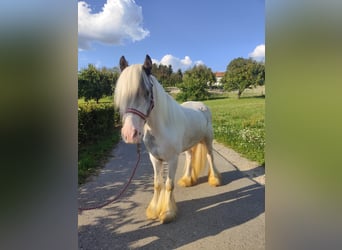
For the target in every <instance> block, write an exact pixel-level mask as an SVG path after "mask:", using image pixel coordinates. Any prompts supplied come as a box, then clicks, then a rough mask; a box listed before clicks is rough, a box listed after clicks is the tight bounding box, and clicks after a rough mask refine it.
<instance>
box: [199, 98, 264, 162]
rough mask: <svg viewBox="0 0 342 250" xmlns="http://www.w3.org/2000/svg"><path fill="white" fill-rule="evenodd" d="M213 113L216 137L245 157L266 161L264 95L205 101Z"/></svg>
mask: <svg viewBox="0 0 342 250" xmlns="http://www.w3.org/2000/svg"><path fill="white" fill-rule="evenodd" d="M204 103H205V104H206V105H208V106H209V108H210V109H211V112H212V118H213V128H214V135H215V140H216V141H218V142H220V143H222V144H224V145H226V146H228V147H230V148H232V149H233V150H235V151H236V152H238V153H240V154H241V155H242V156H244V157H246V158H247V159H250V160H253V161H256V162H258V163H259V164H261V165H264V164H265V153H264V149H265V98H263V97H244V98H240V99H237V98H233V97H232V98H220V99H214V100H208V101H204Z"/></svg>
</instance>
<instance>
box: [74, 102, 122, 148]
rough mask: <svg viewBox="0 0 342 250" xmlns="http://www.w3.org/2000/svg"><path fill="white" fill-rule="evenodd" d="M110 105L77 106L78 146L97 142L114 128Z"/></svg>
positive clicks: (89, 104)
mask: <svg viewBox="0 0 342 250" xmlns="http://www.w3.org/2000/svg"><path fill="white" fill-rule="evenodd" d="M114 116H115V112H114V107H113V104H112V103H100V104H96V103H84V104H79V105H78V144H79V145H80V144H85V143H88V142H94V141H97V140H98V139H99V138H101V137H103V136H106V135H110V134H111V133H112V132H113V129H114V126H115V120H116V119H115V117H114Z"/></svg>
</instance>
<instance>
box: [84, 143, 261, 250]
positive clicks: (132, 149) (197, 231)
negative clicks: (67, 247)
mask: <svg viewBox="0 0 342 250" xmlns="http://www.w3.org/2000/svg"><path fill="white" fill-rule="evenodd" d="M214 148H215V149H216V151H215V153H214V162H215V163H216V166H217V168H218V170H219V171H220V172H221V175H222V186H220V187H211V186H209V185H208V183H207V177H206V174H207V170H205V171H204V172H203V173H202V176H201V177H200V179H199V182H198V184H197V185H196V186H193V187H188V188H183V187H179V186H178V185H175V190H174V192H175V199H176V202H177V206H178V217H177V219H176V220H175V221H173V222H171V223H169V224H160V222H158V221H152V220H147V218H146V216H145V209H146V207H147V205H148V203H149V202H150V200H151V198H152V194H153V169H152V165H151V163H150V160H149V157H148V153H147V151H146V149H145V147H142V154H141V162H140V165H139V167H138V169H137V172H136V174H135V176H134V178H133V181H132V183H131V184H130V186H129V187H128V189H127V191H126V193H125V194H124V195H123V197H122V198H121V199H120V200H119V201H117V202H114V203H112V204H110V205H108V206H106V207H104V208H102V209H96V210H90V211H83V212H82V213H81V214H79V216H78V231H79V240H78V241H79V249H87V250H88V249H89V250H94V249H106V250H107V249H120V250H122V249H158V250H160V249H252V250H257V249H265V204H264V203H265V186H264V185H260V184H259V183H258V182H256V181H255V180H253V179H252V178H249V177H248V176H247V175H246V173H247V172H250V171H240V170H239V169H237V168H236V166H235V165H233V164H232V163H231V162H230V161H229V159H226V158H227V157H226V156H225V155H224V150H222V146H219V145H217V144H214ZM136 159H137V154H136V146H135V145H128V144H124V143H123V142H120V143H119V144H118V145H117V146H116V148H115V149H113V151H112V157H111V158H110V159H109V161H108V162H107V163H106V165H105V167H104V168H103V169H102V170H100V172H99V175H98V176H94V177H92V179H91V180H90V181H89V182H87V183H86V184H84V185H82V186H80V188H79V206H80V207H86V206H91V205H96V204H100V203H102V202H104V201H106V200H108V199H110V198H113V197H114V196H116V195H117V194H118V193H119V192H120V190H121V188H122V186H123V185H124V184H125V183H126V181H127V180H128V178H129V176H130V174H131V172H132V169H133V167H134V165H135V162H136ZM184 160H185V155H184V154H181V155H180V156H179V163H178V169H177V173H176V182H177V181H178V179H179V178H180V176H181V175H182V172H183V166H184ZM259 172H260V171H259ZM261 174H262V173H261Z"/></svg>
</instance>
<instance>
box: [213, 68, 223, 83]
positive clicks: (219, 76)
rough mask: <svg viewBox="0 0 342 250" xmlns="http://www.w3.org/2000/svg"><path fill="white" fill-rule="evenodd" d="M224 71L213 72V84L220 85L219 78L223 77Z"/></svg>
mask: <svg viewBox="0 0 342 250" xmlns="http://www.w3.org/2000/svg"><path fill="white" fill-rule="evenodd" d="M224 73H225V72H215V73H214V74H215V77H216V82H215V83H214V84H213V86H216V87H218V86H222V83H221V79H222V78H223V76H224Z"/></svg>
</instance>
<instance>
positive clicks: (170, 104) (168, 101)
mask: <svg viewBox="0 0 342 250" xmlns="http://www.w3.org/2000/svg"><path fill="white" fill-rule="evenodd" d="M152 79H153V88H154V93H153V94H154V95H155V99H156V101H155V105H154V106H155V107H154V108H155V109H156V113H158V120H160V121H163V123H164V124H174V126H175V127H176V126H178V125H180V123H179V121H181V120H183V119H185V116H184V113H183V111H182V108H181V106H180V105H179V104H178V103H177V102H176V101H175V100H174V99H173V98H172V97H171V96H170V95H169V94H168V93H166V92H165V90H164V88H163V86H162V85H161V84H160V83H159V82H158V80H157V79H156V78H155V77H154V76H152Z"/></svg>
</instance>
